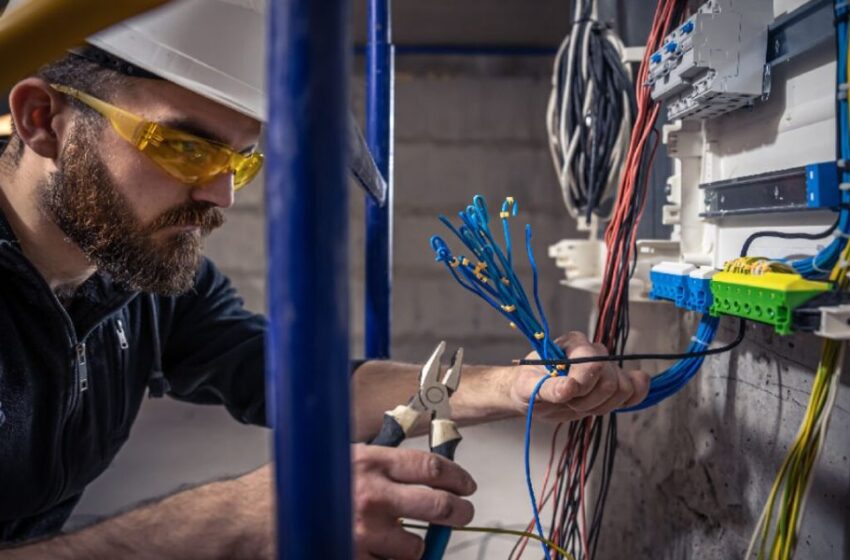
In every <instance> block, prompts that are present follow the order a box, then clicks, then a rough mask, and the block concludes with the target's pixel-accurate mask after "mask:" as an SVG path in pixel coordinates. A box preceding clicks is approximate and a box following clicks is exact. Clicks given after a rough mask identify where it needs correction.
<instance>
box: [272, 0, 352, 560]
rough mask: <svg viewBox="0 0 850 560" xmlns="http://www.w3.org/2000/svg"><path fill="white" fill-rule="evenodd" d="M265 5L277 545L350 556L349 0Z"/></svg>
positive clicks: (292, 551) (301, 555)
mask: <svg viewBox="0 0 850 560" xmlns="http://www.w3.org/2000/svg"><path fill="white" fill-rule="evenodd" d="M268 6H269V10H270V13H269V30H268V33H269V35H268V41H269V53H268V54H269V63H268V64H269V66H268V87H269V122H268V130H267V136H266V139H267V150H266V151H267V155H268V167H267V172H266V189H267V192H266V215H267V219H268V225H267V228H268V231H267V237H268V268H269V271H268V305H269V322H270V326H269V332H268V336H267V344H266V348H267V350H266V352H267V356H266V358H267V374H266V377H267V379H266V381H267V390H268V405H269V407H268V415H269V420H270V423H271V424H272V426H273V427H274V449H275V481H276V485H277V534H278V555H279V557H280V558H286V559H288V560H293V559H307V558H327V559H332V560H336V559H339V560H348V559H350V558H351V557H352V548H353V547H352V541H351V482H350V470H351V467H350V465H351V462H350V444H349V439H350V435H351V431H350V425H349V424H350V421H349V365H348V256H347V250H348V245H347V243H346V242H345V240H346V237H347V235H348V204H347V200H348V185H347V174H346V159H347V158H346V153H347V151H346V147H347V138H348V135H347V133H348V125H349V120H348V118H349V117H348V111H347V106H348V74H349V64H348V62H349V57H350V55H351V43H350V40H349V30H348V18H349V2H348V1H347V0H324V1H322V2H311V1H310V0H289V1H287V2H269V3H268Z"/></svg>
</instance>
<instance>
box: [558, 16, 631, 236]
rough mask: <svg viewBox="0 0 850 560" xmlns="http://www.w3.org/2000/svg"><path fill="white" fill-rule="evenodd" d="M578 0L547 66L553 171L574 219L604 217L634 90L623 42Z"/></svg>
mask: <svg viewBox="0 0 850 560" xmlns="http://www.w3.org/2000/svg"><path fill="white" fill-rule="evenodd" d="M596 17H597V0H577V1H576V3H575V19H574V21H573V25H572V29H571V30H570V33H569V34H568V35H567V36H566V37H565V38H564V41H563V42H562V43H561V46H560V48H559V49H558V53H557V55H556V56H555V64H554V69H553V71H552V91H551V94H550V96H549V103H548V106H547V109H546V129H547V132H548V137H549V149H550V152H551V154H552V162H553V163H554V165H555V173H556V174H557V176H558V182H559V184H560V186H561V193H562V195H563V198H564V204H565V205H566V207H567V211H568V212H569V213H570V215H571V216H572V217H573V218H574V219H578V218H579V216H581V215H583V216H584V217H585V220H586V221H587V222H588V223H589V222H590V217H591V214H596V215H597V216H598V217H600V218H602V219H607V218H608V215H609V214H610V211H611V204H610V203H611V200H612V199H613V197H614V193H615V191H616V187H617V184H618V183H619V180H620V173H621V170H622V163H623V160H624V158H625V155H626V150H627V149H628V146H629V140H630V138H631V126H632V120H633V117H634V114H635V97H634V92H633V89H632V83H631V72H630V70H629V68H628V67H627V66H626V65H625V64H624V63H623V58H624V53H625V48H624V46H623V42H622V41H621V40H620V38H619V37H618V36H617V34H616V33H614V31H613V30H612V29H610V28H609V27H608V26H606V25H604V24H602V23H600V22H599V21H597V20H596Z"/></svg>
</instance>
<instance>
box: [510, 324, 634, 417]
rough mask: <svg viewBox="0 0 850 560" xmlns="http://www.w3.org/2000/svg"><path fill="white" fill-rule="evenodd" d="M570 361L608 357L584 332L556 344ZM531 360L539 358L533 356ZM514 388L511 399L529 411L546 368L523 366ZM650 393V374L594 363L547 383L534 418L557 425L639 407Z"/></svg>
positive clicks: (571, 370)
mask: <svg viewBox="0 0 850 560" xmlns="http://www.w3.org/2000/svg"><path fill="white" fill-rule="evenodd" d="M555 343H556V344H557V345H558V346H560V347H562V348H564V350H565V351H566V354H567V357H568V358H581V357H585V356H606V355H608V351H607V350H606V349H605V347H604V346H602V345H601V344H593V343H591V342H590V340H588V338H587V336H585V335H584V334H583V333H580V332H571V333H569V334H567V335H566V336H564V337H561V338H559V339H557V340H556V341H555ZM528 357H529V359H537V358H538V357H539V356H538V355H537V353H536V352H535V353H532V354H530V355H529V356H528ZM517 369H518V370H519V371H518V372H517V374H516V376H515V377H514V379H513V381H512V383H511V385H510V399H511V402H512V404H513V406H514V407H515V408H516V410H518V411H519V412H521V413H523V414H524V413H526V412H527V411H528V401H529V399H530V398H531V393H532V391H533V390H534V386H535V385H537V383H538V382H539V381H540V377H541V376H542V375H547V374H548V372H547V371H546V369H545V368H544V367H543V366H520V367H519V368H517ZM648 391H649V375H647V374H646V373H644V372H642V371H639V370H623V369H620V368H619V367H617V365H616V364H615V363H614V362H591V363H587V364H577V365H574V366H572V367H571V368H570V370H569V375H566V376H558V377H553V378H552V379H551V380H549V381H546V382H545V383H544V384H543V386H542V387H541V388H540V391H539V393H538V401H537V402H536V403H535V404H534V416H535V417H536V418H543V419H546V420H551V421H553V422H568V421H572V420H578V419H579V418H583V417H585V416H598V415H601V414H607V413H609V412H611V411H613V410H617V409H619V408H625V407H629V406H633V405H635V404H638V403H639V402H641V401H642V400H643V399H645V398H646V395H647V392H648Z"/></svg>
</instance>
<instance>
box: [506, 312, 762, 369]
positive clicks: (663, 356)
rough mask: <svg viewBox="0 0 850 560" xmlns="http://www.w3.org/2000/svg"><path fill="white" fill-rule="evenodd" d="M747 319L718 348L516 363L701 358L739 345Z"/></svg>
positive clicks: (554, 364)
mask: <svg viewBox="0 0 850 560" xmlns="http://www.w3.org/2000/svg"><path fill="white" fill-rule="evenodd" d="M745 330H746V329H745V321H744V319H741V325H740V327H739V328H738V336H736V337H735V340H733V341H732V342H730V343H729V344H727V345H725V346H718V347H717V348H706V349H705V350H699V351H696V352H683V353H681V354H615V355H612V356H585V357H583V358H565V359H563V360H516V361H515V363H516V364H519V365H521V366H559V365H564V366H567V367H570V366H574V365H579V364H591V363H596V362H619V361H626V360H689V359H692V358H701V357H703V356H711V355H713V354H722V353H724V352H728V351H730V350H732V349H733V348H735V347H736V346H738V344H740V343H741V341H742V340H744V332H745Z"/></svg>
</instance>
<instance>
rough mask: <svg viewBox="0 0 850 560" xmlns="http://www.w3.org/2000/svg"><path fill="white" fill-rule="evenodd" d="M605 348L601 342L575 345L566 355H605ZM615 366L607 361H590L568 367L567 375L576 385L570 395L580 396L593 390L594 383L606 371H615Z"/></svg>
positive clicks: (574, 356)
mask: <svg viewBox="0 0 850 560" xmlns="http://www.w3.org/2000/svg"><path fill="white" fill-rule="evenodd" d="M607 354H608V352H607V350H606V349H605V347H604V346H602V345H601V344H584V345H579V346H575V347H574V348H573V349H572V350H571V351H570V353H569V354H568V356H569V357H570V358H588V357H595V356H606V355H607ZM615 370H616V367H615V366H614V365H613V364H611V363H609V362H590V363H586V364H578V365H574V366H572V367H571V368H570V371H569V374H568V376H569V377H570V378H571V379H573V380H574V382H575V384H576V387H575V388H574V389H573V390H574V391H575V392H574V393H573V394H572V395H571V397H581V396H584V395H587V394H589V393H590V392H591V391H593V390H594V388H595V387H596V384H597V383H598V382H599V381H600V379H602V378H603V377H604V375H605V374H606V373H608V374H610V373H611V372H612V371H615Z"/></svg>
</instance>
